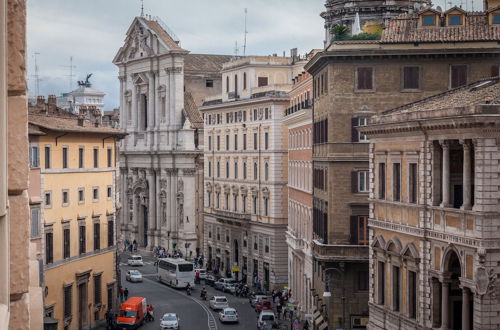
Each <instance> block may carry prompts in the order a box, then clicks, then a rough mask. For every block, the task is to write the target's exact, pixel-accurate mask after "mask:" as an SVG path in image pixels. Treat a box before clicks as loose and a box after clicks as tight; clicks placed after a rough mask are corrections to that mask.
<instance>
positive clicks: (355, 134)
mask: <svg viewBox="0 0 500 330" xmlns="http://www.w3.org/2000/svg"><path fill="white" fill-rule="evenodd" d="M358 124H359V120H358V118H351V140H352V142H359V133H358V130H357V129H356V126H358Z"/></svg>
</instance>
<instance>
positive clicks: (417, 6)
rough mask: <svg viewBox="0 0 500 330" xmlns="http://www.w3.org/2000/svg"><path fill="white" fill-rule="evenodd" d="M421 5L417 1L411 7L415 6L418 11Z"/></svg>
mask: <svg viewBox="0 0 500 330" xmlns="http://www.w3.org/2000/svg"><path fill="white" fill-rule="evenodd" d="M421 7H422V6H421V5H420V4H419V3H416V4H414V5H413V8H415V10H416V11H419V10H420V8H421Z"/></svg>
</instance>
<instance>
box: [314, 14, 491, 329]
mask: <svg viewBox="0 0 500 330" xmlns="http://www.w3.org/2000/svg"><path fill="white" fill-rule="evenodd" d="M488 15H491V14H488ZM488 15H487V14H486V13H465V12H463V11H461V10H459V9H457V8H452V9H450V10H449V11H447V12H446V13H440V12H437V11H434V10H430V9H426V10H423V11H421V12H419V13H415V14H411V15H409V14H408V15H402V16H400V17H398V18H396V19H393V20H391V21H389V22H388V25H387V28H386V29H385V30H384V32H383V34H382V39H381V40H379V41H378V40H374V41H343V42H342V41H336V42H333V43H332V44H331V45H330V46H329V47H328V48H327V49H326V50H325V51H324V52H322V53H320V54H317V55H316V56H315V57H314V58H313V59H312V60H311V61H310V63H309V64H308V65H307V66H306V68H307V69H308V71H309V72H310V73H311V74H313V79H314V91H313V95H314V111H313V127H314V136H313V161H314V169H313V171H314V176H315V177H316V175H317V176H318V178H320V179H319V180H318V181H316V180H315V182H314V200H313V202H314V210H313V223H314V225H313V233H314V236H315V240H314V244H313V253H314V258H315V262H316V266H315V267H314V269H315V278H316V279H317V281H316V283H317V284H318V286H317V287H316V290H319V291H321V292H324V291H325V286H326V284H327V283H328V282H329V281H332V283H331V284H332V285H334V287H333V288H332V286H331V285H328V287H326V288H327V289H328V290H326V291H331V295H332V296H331V297H328V294H327V297H326V298H321V297H318V299H322V304H325V307H327V308H326V309H325V310H326V311H329V314H330V315H328V320H329V322H330V327H344V328H347V327H348V326H351V327H352V326H354V325H356V324H366V322H367V319H366V316H367V315H368V305H367V302H368V289H369V288H368V284H367V283H368V242H369V237H368V215H369V205H368V188H369V167H368V166H369V164H368V147H369V143H368V142H369V140H368V138H367V137H366V135H364V134H361V133H360V132H359V131H358V130H357V129H356V128H357V127H360V126H364V125H366V124H367V122H368V121H369V118H370V117H371V116H372V115H373V114H376V113H380V112H382V111H385V110H388V109H391V108H394V107H397V106H400V105H403V104H406V103H409V102H414V101H418V100H420V99H422V98H425V97H429V96H431V95H434V94H436V93H438V92H442V91H447V90H449V89H450V88H456V87H459V86H462V85H464V84H467V83H468V82H471V81H475V80H478V79H480V78H483V77H489V76H490V75H491V73H492V68H495V67H496V66H495V65H497V64H498V55H499V54H498V52H499V50H498V47H497V46H496V41H494V40H496V39H495V38H496V37H495V36H496V35H497V33H498V26H496V25H494V24H490V23H489V22H490V21H489V20H488V19H487V18H488V17H489V16H488ZM452 16H459V19H458V22H462V25H460V24H452V23H456V21H453V22H451V23H450V19H449V18H450V17H452ZM427 17H429V18H427ZM454 20H455V19H454ZM432 22H434V25H432V24H431V23H432ZM443 25H444V26H443ZM422 30H425V31H426V33H421V31H422ZM452 32H453V33H452ZM438 40H439V43H437V41H438ZM424 54H425V55H424ZM339 82H342V83H341V84H340V83H339ZM349 267H352V268H351V269H350V268H349ZM328 269H331V270H330V271H327V270H328ZM328 273H330V274H328ZM335 278H336V279H337V280H335ZM339 278H340V280H338V279H339ZM345 281H347V282H345ZM344 302H345V306H344ZM319 305H321V304H319ZM335 306H342V308H335Z"/></svg>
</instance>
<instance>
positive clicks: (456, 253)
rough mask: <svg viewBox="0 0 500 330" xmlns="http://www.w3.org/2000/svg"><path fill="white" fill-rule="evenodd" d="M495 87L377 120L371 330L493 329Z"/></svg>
mask: <svg viewBox="0 0 500 330" xmlns="http://www.w3.org/2000/svg"><path fill="white" fill-rule="evenodd" d="M499 126H500V80H499V78H498V77H497V78H488V79H485V80H482V81H479V82H476V83H473V84H470V85H468V86H465V87H461V88H458V89H454V90H451V91H448V92H444V93H442V94H439V95H436V96H433V97H430V98H427V99H424V100H422V101H420V102H415V103H411V104H409V105H405V106H402V107H399V108H395V109H393V110H389V111H386V112H383V113H381V114H379V115H375V116H374V117H372V118H370V125H369V127H367V128H364V129H363V130H362V131H363V133H364V134H367V135H368V136H369V137H370V141H371V143H370V174H371V175H370V187H371V189H370V198H371V200H372V202H371V207H370V220H369V221H370V329H429V328H441V329H464V330H469V329H498V328H499V327H500V321H499V318H498V316H497V313H498V310H499V306H498V298H497V297H498V295H499V294H500V289H499V288H498V287H497V286H495V285H494V282H495V280H496V278H497V277H498V274H499V273H500V267H499V264H498V260H500V254H499V252H498V251H499V247H500V236H499V234H498V233H499V225H498V222H499V221H498V219H499V217H500V207H499V205H498V197H499V196H498V193H497V192H498V190H499V188H500V181H499V180H500V179H499V178H500V168H499V166H498V163H499V158H500V146H499V143H498V141H499V134H500V133H499V129H498V127H499Z"/></svg>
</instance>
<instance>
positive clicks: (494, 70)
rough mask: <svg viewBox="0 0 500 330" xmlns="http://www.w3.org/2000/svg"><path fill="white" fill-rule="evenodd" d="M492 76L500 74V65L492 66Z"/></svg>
mask: <svg viewBox="0 0 500 330" xmlns="http://www.w3.org/2000/svg"><path fill="white" fill-rule="evenodd" d="M491 76H492V77H498V76H500V65H493V66H492V67H491Z"/></svg>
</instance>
